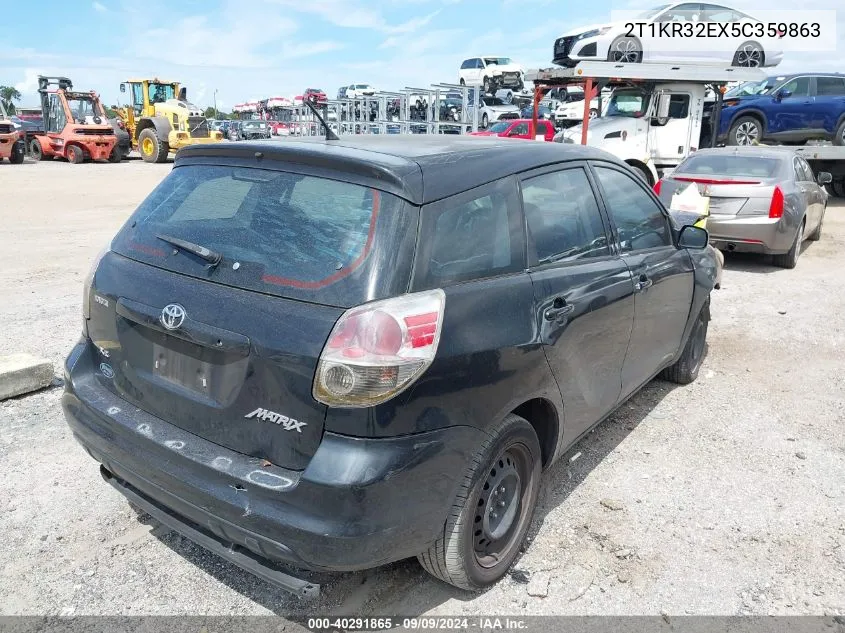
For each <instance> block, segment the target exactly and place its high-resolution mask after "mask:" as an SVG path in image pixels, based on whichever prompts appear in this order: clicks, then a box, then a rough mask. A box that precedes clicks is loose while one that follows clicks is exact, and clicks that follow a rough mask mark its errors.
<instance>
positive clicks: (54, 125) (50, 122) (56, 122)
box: [46, 94, 67, 132]
mask: <svg viewBox="0 0 845 633" xmlns="http://www.w3.org/2000/svg"><path fill="white" fill-rule="evenodd" d="M65 124H67V117H66V116H65V109H64V107H63V106H62V102H61V101H59V98H58V97H57V96H56V95H54V94H51V95H50V109H49V110H48V111H47V124H46V130H47V131H48V132H61V131H62V130H63V129H64V128H65Z"/></svg>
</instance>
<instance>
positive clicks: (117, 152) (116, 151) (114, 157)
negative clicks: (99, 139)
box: [109, 145, 123, 163]
mask: <svg viewBox="0 0 845 633" xmlns="http://www.w3.org/2000/svg"><path fill="white" fill-rule="evenodd" d="M122 160H123V151H122V150H121V149H120V148H119V147H118V146H117V145H115V146H114V147H113V148H112V150H111V154H109V162H110V163H119V162H120V161H122Z"/></svg>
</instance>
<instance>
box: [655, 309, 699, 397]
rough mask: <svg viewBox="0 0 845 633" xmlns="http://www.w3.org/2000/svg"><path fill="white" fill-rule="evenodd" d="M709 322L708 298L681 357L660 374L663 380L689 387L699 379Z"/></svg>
mask: <svg viewBox="0 0 845 633" xmlns="http://www.w3.org/2000/svg"><path fill="white" fill-rule="evenodd" d="M709 322H710V299H709V298H708V299H707V302H706V303H705V304H704V306H703V307H702V308H701V312H699V313H698V316H697V317H696V319H695V323H694V324H693V326H692V332H690V335H689V339H688V340H687V344H686V346H685V347H684V351H683V352H682V353H681V357H680V358H679V359H678V360H677V362H675V364H674V365H671V366H669V367H667V368H666V369H664V370H663V371H662V372H660V377H661V378H663V379H664V380H669V381H671V382H675V383H678V384H679V385H688V384H689V383H691V382H692V381H693V380H695V379H696V378H698V370H699V369H701V362H702V361H703V360H704V349H705V347H706V345H707V325H708V323H709Z"/></svg>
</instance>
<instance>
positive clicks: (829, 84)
mask: <svg viewBox="0 0 845 633" xmlns="http://www.w3.org/2000/svg"><path fill="white" fill-rule="evenodd" d="M816 94H817V95H818V96H820V97H841V96H844V95H845V78H841V77H816Z"/></svg>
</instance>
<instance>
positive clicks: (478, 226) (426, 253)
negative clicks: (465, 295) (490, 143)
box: [414, 178, 525, 290]
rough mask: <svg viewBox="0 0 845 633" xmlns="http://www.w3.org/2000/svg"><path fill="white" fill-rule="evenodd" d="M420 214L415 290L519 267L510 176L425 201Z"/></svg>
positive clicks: (520, 243) (518, 223)
mask: <svg viewBox="0 0 845 633" xmlns="http://www.w3.org/2000/svg"><path fill="white" fill-rule="evenodd" d="M420 213H421V224H422V228H421V231H420V238H419V243H418V245H417V263H416V266H415V272H414V288H415V289H416V290H424V289H426V288H436V287H439V286H445V285H449V284H452V283H458V282H462V281H468V280H472V279H483V278H486V277H495V276H497V275H503V274H507V273H512V272H516V271H519V270H523V269H524V268H525V261H524V260H525V257H524V250H525V249H524V239H523V230H522V220H521V215H520V213H519V199H518V197H517V190H516V180H515V179H513V178H506V179H503V180H500V181H497V182H495V183H491V184H489V185H484V186H482V187H477V188H475V189H472V190H470V191H468V192H464V193H462V194H459V195H457V196H452V197H451V198H446V199H445V200H442V201H439V202H435V203H433V204H430V205H426V206H424V207H423V208H422V210H421V212H420Z"/></svg>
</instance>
